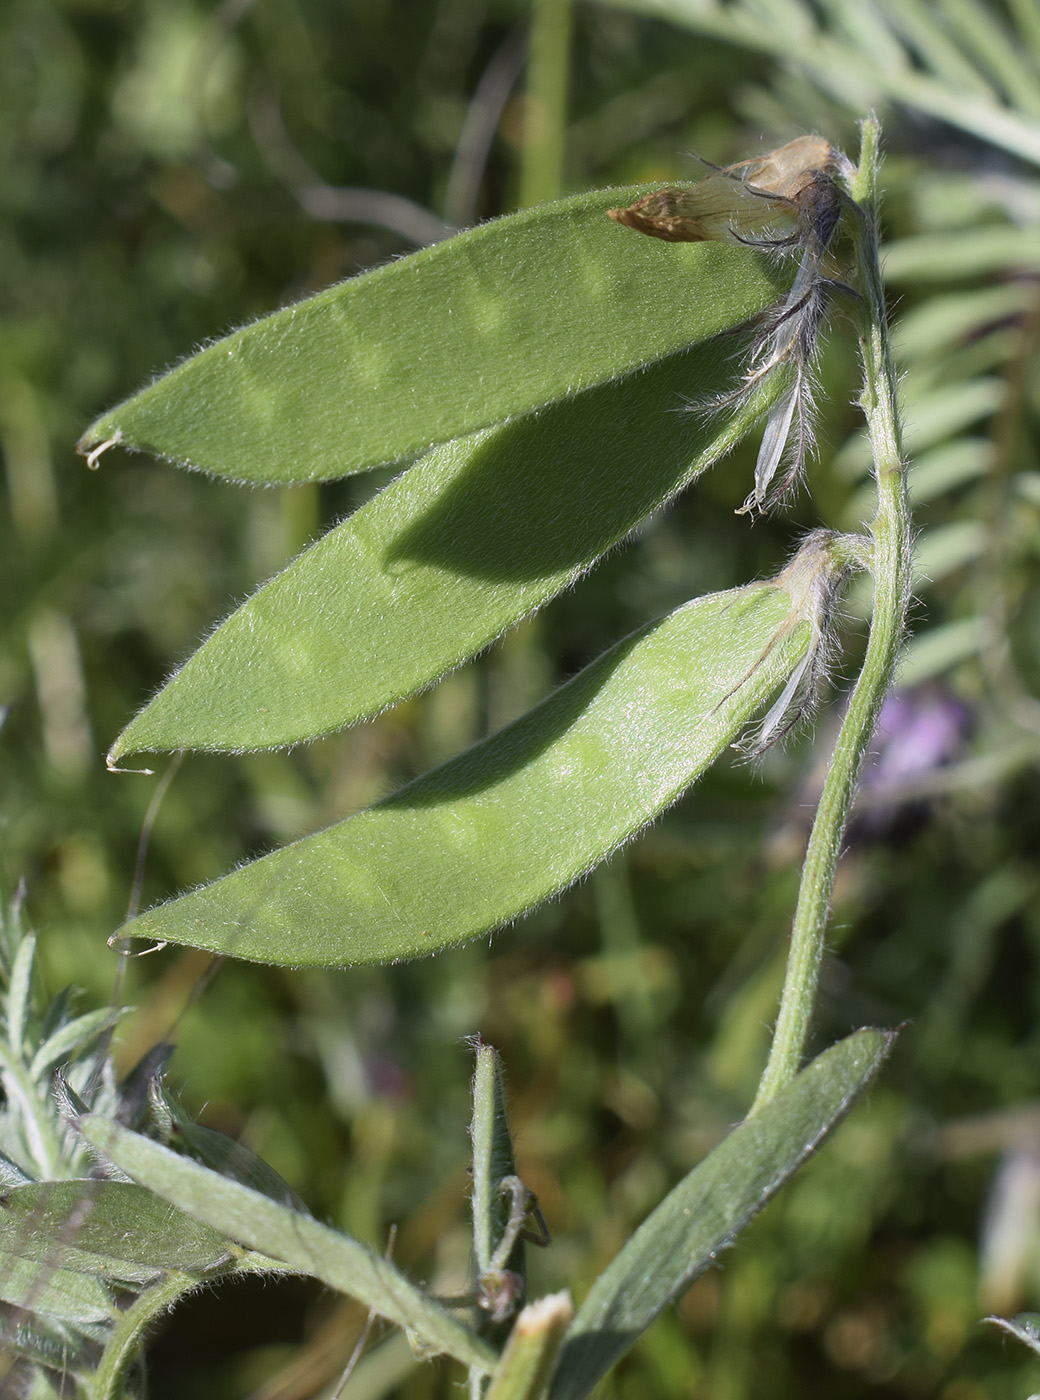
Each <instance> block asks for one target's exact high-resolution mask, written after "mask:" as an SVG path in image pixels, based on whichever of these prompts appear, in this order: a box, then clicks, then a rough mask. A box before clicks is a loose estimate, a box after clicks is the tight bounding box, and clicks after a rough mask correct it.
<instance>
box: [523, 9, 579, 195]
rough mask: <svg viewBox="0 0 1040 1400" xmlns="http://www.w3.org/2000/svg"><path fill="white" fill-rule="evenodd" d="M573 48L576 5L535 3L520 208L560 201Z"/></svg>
mask: <svg viewBox="0 0 1040 1400" xmlns="http://www.w3.org/2000/svg"><path fill="white" fill-rule="evenodd" d="M570 48H571V0H531V38H530V47H529V50H528V60H527V92H526V110H525V117H524V145H523V155H522V160H521V167H520V207H521V209H526V208H528V207H529V206H530V205H532V204H542V203H543V202H544V201H545V200H547V199H558V198H559V196H560V191H561V189H562V188H563V151H564V135H565V132H566V126H567V86H568V75H569V67H570Z"/></svg>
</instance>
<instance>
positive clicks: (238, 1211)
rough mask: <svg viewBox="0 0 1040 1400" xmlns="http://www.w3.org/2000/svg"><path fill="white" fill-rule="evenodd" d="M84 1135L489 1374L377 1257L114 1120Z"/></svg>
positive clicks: (478, 1348)
mask: <svg viewBox="0 0 1040 1400" xmlns="http://www.w3.org/2000/svg"><path fill="white" fill-rule="evenodd" d="M75 1125H76V1127H77V1129H78V1130H79V1131H80V1132H81V1133H82V1134H83V1136H84V1137H85V1138H87V1140H88V1141H89V1142H92V1143H93V1144H94V1146H95V1147H98V1148H100V1150H101V1151H102V1152H104V1153H105V1155H106V1156H107V1157H109V1158H110V1159H111V1160H112V1161H113V1162H114V1163H115V1164H116V1166H117V1167H119V1168H120V1169H121V1170H122V1171H125V1172H126V1173H127V1174H128V1175H129V1176H132V1177H133V1178H134V1179H135V1181H138V1182H140V1183H141V1185H143V1186H147V1187H148V1188H149V1190H151V1191H154V1192H156V1193H157V1194H158V1195H160V1196H162V1197H164V1198H165V1199H166V1200H168V1201H170V1202H171V1203H172V1204H173V1205H175V1206H177V1207H178V1209H179V1210H182V1211H186V1212H187V1213H188V1214H189V1215H191V1216H193V1217H194V1218H195V1219H196V1220H199V1221H201V1222H203V1224H206V1225H210V1226H212V1227H213V1228H214V1229H216V1230H220V1231H221V1232H224V1233H226V1234H227V1235H230V1236H231V1237H232V1238H233V1239H236V1240H238V1241H239V1242H240V1243H241V1244H244V1245H246V1246H248V1247H249V1248H250V1249H254V1250H259V1251H261V1252H262V1253H263V1254H265V1255H268V1256H270V1257H273V1258H275V1259H280V1260H282V1261H283V1262H284V1263H286V1264H288V1265H290V1267H292V1268H294V1269H298V1270H300V1272H302V1273H305V1274H309V1275H310V1276H311V1277H313V1278H317V1279H321V1280H322V1282H324V1283H327V1284H328V1285H329V1287H330V1288H335V1289H337V1290H338V1291H339V1292H341V1293H347V1294H349V1295H350V1296H351V1297H354V1298H357V1299H358V1300H359V1301H360V1302H361V1303H363V1304H365V1305H366V1306H367V1307H370V1308H372V1309H373V1311H374V1312H376V1313H378V1314H379V1315H380V1316H382V1317H385V1318H388V1319H389V1320H390V1321H391V1322H395V1323H396V1324H397V1325H398V1326H399V1327H404V1328H406V1329H408V1330H410V1331H414V1332H416V1333H417V1334H418V1335H419V1336H420V1337H421V1338H422V1339H423V1341H425V1342H427V1343H428V1344H431V1345H433V1346H436V1347H437V1348H438V1349H439V1350H441V1351H445V1352H447V1353H449V1354H450V1355H452V1356H455V1357H457V1358H458V1359H459V1360H460V1361H462V1362H464V1363H465V1364H466V1365H469V1366H475V1367H477V1368H478V1369H479V1370H482V1371H484V1372H489V1371H491V1370H492V1369H493V1367H494V1365H495V1353H494V1352H493V1351H492V1349H491V1348H490V1347H489V1346H487V1344H486V1343H484V1342H482V1341H481V1340H480V1339H479V1338H478V1337H477V1336H476V1335H475V1334H474V1333H473V1332H471V1331H470V1330H469V1328H468V1327H464V1326H463V1325H462V1324H461V1323H460V1322H456V1321H455V1319H454V1318H452V1317H451V1316H450V1315H449V1314H448V1313H446V1312H445V1311H444V1309H443V1308H441V1307H440V1306H439V1305H438V1304H437V1303H435V1302H433V1300H432V1299H430V1298H427V1297H426V1295H425V1294H424V1293H423V1292H422V1291H421V1290H420V1289H418V1288H416V1287H415V1285H414V1284H412V1283H411V1282H409V1280H408V1279H407V1278H405V1276H404V1275H403V1274H402V1273H400V1272H399V1271H398V1270H397V1269H395V1268H394V1266H393V1265H392V1264H390V1263H388V1262H387V1261H386V1260H385V1259H381V1258H380V1257H379V1255H378V1254H375V1253H374V1252H373V1251H372V1250H370V1249H367V1248H366V1247H365V1246H364V1245H362V1244H360V1243H359V1242H358V1241H357V1240H354V1239H352V1238H351V1237H350V1236H349V1235H344V1234H340V1233H339V1232H338V1231H336V1230H333V1229H331V1228H330V1227H329V1226H327V1225H321V1224H319V1223H318V1221H316V1220H313V1219H311V1217H310V1216H307V1215H300V1214H299V1213H298V1212H296V1211H294V1210H291V1209H289V1207H288V1206H284V1205H280V1204H279V1203H278V1202H276V1201H272V1200H271V1199H270V1197H268V1196H264V1195H261V1194H260V1193H259V1192H258V1191H253V1190H252V1189H251V1188H249V1187H248V1186H243V1185H241V1184H240V1183H239V1182H236V1181H229V1180H228V1178H227V1177H223V1176H219V1175H218V1174H217V1173H216V1172H212V1171H210V1170H209V1169H208V1168H206V1167H203V1166H200V1165H199V1164H198V1163H197V1162H192V1161H190V1160H189V1159H188V1158H186V1157H181V1156H178V1155H177V1153H175V1152H171V1151H170V1150H169V1148H166V1147H162V1146H160V1145H159V1144H158V1143H156V1142H152V1141H150V1140H149V1139H148V1138H144V1137H141V1136H140V1135H139V1134H138V1133H132V1132H130V1130H129V1129H128V1128H123V1127H121V1126H120V1125H119V1124H117V1123H114V1122H112V1120H111V1119H107V1118H102V1117H100V1116H99V1115H97V1114H85V1115H83V1116H82V1117H80V1118H77V1119H76V1120H75Z"/></svg>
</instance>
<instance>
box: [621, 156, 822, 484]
mask: <svg viewBox="0 0 1040 1400" xmlns="http://www.w3.org/2000/svg"><path fill="white" fill-rule="evenodd" d="M847 166H848V160H847V157H845V156H843V155H842V154H841V152H840V151H837V150H835V149H834V147H833V146H831V145H830V143H829V142H828V141H826V140H825V139H824V138H823V137H822V136H799V137H798V138H797V139H796V140H794V141H788V143H787V144H786V145H784V146H779V147H777V149H776V150H775V151H770V152H768V154H766V155H764V156H759V157H757V158H756V159H753V160H745V161H739V162H738V163H737V164H736V165H728V166H725V167H722V168H720V169H716V170H714V171H713V173H712V174H711V175H708V176H707V177H706V178H705V179H703V180H701V181H700V182H699V183H698V184H696V185H693V186H690V187H689V188H681V187H678V186H668V187H667V188H665V189H663V190H657V191H655V192H654V193H653V194H649V195H645V196H644V197H643V198H642V199H639V200H637V201H636V202H635V203H634V204H633V205H631V206H630V207H629V208H627V209H611V210H609V211H608V212H609V213H610V217H611V218H612V219H614V220H616V221H617V222H618V223H619V224H623V225H624V226H625V227H626V228H631V229H635V230H636V231H637V232H638V233H645V234H649V235H650V237H652V238H662V239H664V240H665V241H666V242H670V243H699V242H703V241H706V240H712V239H714V240H725V241H728V242H736V243H746V244H749V245H751V246H757V247H761V248H770V249H777V250H779V251H781V252H782V251H783V250H785V249H790V250H791V251H792V252H794V253H797V254H800V262H799V266H798V272H797V273H796V275H795V279H794V282H793V283H792V285H791V290H790V291H789V292H788V294H787V296H786V297H785V299H784V300H783V301H782V302H780V303H778V304H777V305H776V306H774V307H772V308H771V309H770V310H769V311H767V312H765V314H764V315H763V316H762V317H761V319H760V321H759V323H758V334H757V335H756V337H755V341H754V344H753V346H752V350H751V354H750V357H749V359H748V364H747V369H746V371H745V373H744V377H743V380H742V382H741V383H740V385H739V386H738V387H737V388H736V389H735V390H734V391H733V392H732V393H730V394H725V395H723V396H722V397H721V398H719V399H716V400H714V401H713V402H712V403H710V404H705V405H703V407H709V408H725V407H730V406H736V405H738V404H740V403H743V402H746V401H747V400H749V399H750V398H751V397H752V395H754V394H755V393H756V392H757V391H758V390H759V389H761V388H762V387H763V386H764V385H765V383H766V381H767V380H770V379H772V378H773V377H774V375H780V376H782V379H781V381H780V383H781V385H782V387H781V388H780V391H779V393H773V394H771V395H770V396H769V399H770V405H771V406H770V407H769V409H768V417H767V419H766V425H765V431H764V432H763V435H762V445H761V448H760V450H759V454H758V462H757V463H756V466H755V489H754V491H753V492H752V493H751V495H750V496H749V497H748V499H747V501H746V502H745V503H744V507H743V509H744V510H746V511H747V510H753V509H755V508H756V507H757V508H761V507H763V506H764V505H768V504H770V503H771V502H773V501H776V500H778V499H779V498H780V497H781V496H783V495H784V493H785V492H786V491H787V490H788V489H789V488H790V486H791V485H792V483H793V482H794V481H795V480H796V479H797V478H798V476H799V475H800V474H801V471H802V468H803V466H804V464H805V459H806V457H807V456H808V453H809V451H810V448H811V446H812V442H813V431H812V428H813V413H814V407H813V397H812V390H813V378H812V366H813V361H814V359H815V357H816V352H817V345H818V340H819V331H820V326H821V324H822V322H823V319H824V315H825V311H826V300H827V293H828V290H829V289H830V287H831V286H832V285H833V284H832V282H831V279H829V278H828V277H826V276H825V275H824V273H823V270H822V262H823V258H824V255H825V253H826V251H827V248H828V245H829V244H830V241H831V239H832V237H833V235H834V232H835V230H836V229H837V227H838V223H839V221H840V219H841V213H842V209H843V207H844V204H845V202H846V200H845V196H844V195H843V194H842V193H841V191H840V189H839V188H838V185H837V184H836V182H835V180H834V178H833V177H834V175H835V174H836V173H837V172H838V171H839V170H841V169H843V168H845V167H847ZM785 381H786V382H785ZM782 465H783V470H782V471H781V466H782ZM778 472H779V473H780V475H779V479H778V480H777V482H776V484H775V485H774V478H776V477H777V474H778Z"/></svg>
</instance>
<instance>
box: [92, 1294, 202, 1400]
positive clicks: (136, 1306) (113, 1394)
mask: <svg viewBox="0 0 1040 1400" xmlns="http://www.w3.org/2000/svg"><path fill="white" fill-rule="evenodd" d="M198 1285H199V1280H198V1278H196V1277H194V1276H193V1275H191V1274H186V1273H182V1272H180V1270H173V1271H172V1272H171V1273H168V1274H167V1275H166V1276H165V1278H163V1279H162V1280H160V1282H159V1283H156V1284H153V1285H152V1287H151V1288H147V1289H145V1291H144V1292H143V1293H141V1294H139V1295H138V1297H137V1298H135V1299H134V1301H133V1303H131V1305H130V1306H129V1307H128V1308H127V1309H126V1311H125V1312H123V1313H120V1315H119V1320H118V1321H117V1322H116V1325H115V1328H114V1329H113V1331H112V1335H111V1336H110V1337H109V1339H108V1342H107V1343H106V1345H105V1350H104V1352H103V1353H102V1355H101V1360H100V1361H99V1362H98V1364H97V1369H96V1370H95V1372H94V1374H93V1376H92V1377H91V1382H90V1400H124V1396H125V1393H126V1378H127V1375H128V1373H129V1371H130V1367H131V1366H132V1365H133V1364H134V1361H135V1359H136V1357H137V1355H138V1353H139V1352H140V1350H141V1347H142V1345H143V1343H144V1334H145V1331H146V1330H147V1328H148V1327H149V1326H150V1325H151V1324H152V1323H153V1322H154V1321H155V1319H156V1318H157V1317H160V1316H161V1315H162V1314H163V1313H164V1312H167V1311H169V1309H170V1308H172V1307H173V1305H174V1303H176V1302H177V1300H178V1299H179V1298H182V1297H183V1296H184V1294H185V1293H187V1292H189V1291H190V1290H191V1289H192V1288H197V1287H198Z"/></svg>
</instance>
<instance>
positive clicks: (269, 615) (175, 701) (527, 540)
mask: <svg viewBox="0 0 1040 1400" xmlns="http://www.w3.org/2000/svg"><path fill="white" fill-rule="evenodd" d="M644 241H647V242H648V241H650V240H644ZM731 377H732V365H731V363H730V362H729V360H728V358H727V357H726V356H723V355H720V354H719V353H718V348H717V347H715V346H711V347H701V348H699V349H696V350H694V351H693V352H691V353H690V354H688V355H678V356H672V357H671V358H669V359H667V360H664V361H661V362H660V363H658V364H655V365H653V366H651V367H650V368H649V369H648V370H647V371H646V373H644V374H641V375H638V376H633V377H630V378H629V379H627V380H625V381H624V382H622V383H620V384H610V385H606V386H603V387H600V388H597V389H593V390H590V391H589V392H587V393H585V394H579V395H577V396H575V397H573V398H571V399H568V400H566V401H564V402H563V403H560V404H556V405H554V406H552V407H550V408H548V409H546V410H545V411H544V412H543V413H540V414H538V415H537V416H528V417H526V418H523V419H521V420H519V421H517V422H512V423H506V424H502V425H500V426H499V427H496V428H492V429H490V430H488V431H487V432H484V433H480V434H477V435H476V436H474V437H469V438H465V439H462V440H460V441H457V442H452V443H448V444H447V445H446V446H444V447H441V448H438V449H437V450H436V451H434V452H433V453H431V454H430V455H429V456H428V457H426V458H425V459H424V460H423V461H421V462H419V463H418V464H417V465H415V466H414V467H412V468H411V470H410V471H408V472H406V473H405V474H404V475H403V476H401V477H399V478H398V479H397V480H396V481H394V482H393V483H392V484H391V485H390V486H389V487H387V488H386V490H384V491H382V492H381V493H380V494H379V495H378V496H376V497H375V498H374V499H373V500H372V501H370V502H369V503H368V504H367V505H365V506H363V507H362V508H361V509H360V510H359V511H357V512H356V513H355V514H354V515H352V516H351V517H350V518H349V519H347V520H345V521H344V522H343V523H342V524H341V525H339V526H337V527H336V528H335V529H334V530H332V531H330V532H329V534H327V535H326V536H325V537H324V538H323V539H321V540H319V541H318V542H317V543H316V544H314V545H312V546H311V548H310V549H308V550H306V551H305V552H304V553H303V554H302V555H300V557H299V558H298V559H296V560H295V561H294V562H293V563H292V564H290V565H289V567H288V568H287V569H285V571H284V572H283V573H281V574H280V575H279V576H278V577H277V578H275V579H274V580H272V582H271V583H269V584H267V585H266V587H264V588H261V589H260V590H259V591H258V592H257V593H255V594H254V595H253V597H252V598H250V599H249V600H248V601H247V602H246V603H244V604H243V605H242V607H240V608H239V609H238V611H237V612H235V613H233V614H232V616H231V617H230V618H228V620H227V621H226V622H225V623H224V624H223V626H221V627H219V628H218V629H217V630H216V632H215V633H214V634H213V635H212V636H211V637H210V638H209V639H208V640H207V641H206V642H205V643H204V644H203V646H202V647H200V648H199V650H198V651H197V652H196V653H195V655H194V656H192V657H191V658H190V659H189V660H188V662H187V663H186V664H185V666H184V667H183V668H182V669H181V670H180V671H179V672H177V674H176V675H174V676H173V678H172V679H171V680H170V681H169V682H168V683H167V685H166V686H165V687H164V688H163V689H162V690H161V691H160V692H159V694H158V695H156V697H155V698H154V699H153V700H152V701H151V703H150V704H149V705H148V706H147V707H146V708H145V709H144V710H143V711H142V712H141V713H140V714H139V715H138V716H137V717H136V718H135V719H134V720H132V721H131V723H130V724H129V725H128V726H127V727H126V729H124V731H123V733H122V734H121V735H120V736H119V738H118V739H117V741H116V743H115V745H114V746H113V749H112V753H111V758H112V760H115V759H118V758H119V757H120V756H122V755H123V754H126V753H131V752H135V751H140V750H143V749H170V750H173V749H181V748H201V749H232V750H241V749H255V748H267V747H272V746H275V745H279V744H289V743H296V742H298V741H300V740H304V739H312V738H314V737H315V736H316V735H319V734H324V733H328V732H329V731H330V730H333V729H337V728H339V727H341V726H342V725H346V724H352V723H354V722H356V721H357V720H358V719H361V718H365V717H367V716H369V715H372V714H375V713H378V712H379V711H380V710H382V709H384V708H385V707H386V706H388V705H392V704H395V703H396V702H397V701H399V700H401V699H403V698H404V697H405V696H407V695H411V694H413V693H414V692H415V691H417V690H419V689H420V688H421V687H422V686H424V685H426V684H428V683H429V682H430V681H432V680H434V679H436V678H437V677H438V676H441V675H443V674H444V672H445V671H448V670H450V669H451V668H452V667H454V666H457V665H459V664H460V663H461V662H462V661H465V660H467V659H468V658H469V657H471V656H473V655H474V654H475V653H476V652H478V651H479V650H480V649H481V648H482V647H484V646H486V645H487V644H488V643H489V642H491V641H492V640H493V639H494V638H495V637H497V636H498V635H500V633H502V632H503V631H505V630H506V628H508V627H510V626H512V625H513V624H514V623H516V622H517V621H518V620H519V619H520V618H521V617H523V616H524V615H525V614H527V613H530V612H533V611H534V610H535V609H536V608H538V607H540V606H541V605H542V604H543V603H544V602H546V601H547V600H548V599H549V598H551V597H553V596H554V595H555V594H556V593H558V592H559V591H560V590H561V589H563V588H565V587H567V585H569V584H570V583H571V582H572V581H573V580H574V579H575V578H576V577H577V576H578V575H579V574H580V573H582V572H584V570H586V569H587V568H588V567H589V566H590V565H591V564H592V563H593V562H594V560H595V559H597V558H598V557H599V556H600V555H601V554H603V553H604V552H605V551H606V550H608V549H610V548H612V547H613V546H614V545H615V544H617V542H618V541H619V540H621V539H623V538H624V536H625V535H627V534H628V533H629V532H630V531H631V530H632V529H633V528H634V527H635V526H636V525H637V524H638V523H639V522H640V521H641V520H643V519H645V517H646V516H648V515H650V514H651V513H652V512H653V511H655V510H656V509H658V508H659V507H660V506H661V505H662V504H663V503H664V502H665V501H667V500H668V499H669V498H670V497H672V496H674V495H675V494H676V492H677V491H679V490H680V489H681V488H682V487H683V486H685V485H687V484H688V483H689V482H690V481H691V480H693V479H694V478H695V477H696V476H697V475H698V474H699V473H700V472H701V471H703V470H704V469H705V467H707V466H708V465H709V464H710V463H711V462H712V461H714V460H716V459H717V458H718V457H719V456H721V455H722V453H723V452H724V451H725V450H726V449H727V448H728V446H730V445H731V443H732V442H733V441H734V440H736V439H738V438H739V437H740V436H741V435H742V433H743V432H744V431H746V429H747V427H748V426H749V422H748V419H749V418H750V417H751V416H752V414H753V412H754V410H751V411H750V412H749V413H747V414H745V415H742V416H741V417H739V418H738V419H734V420H731V421H730V422H729V423H723V424H720V422H719V421H718V420H717V419H715V418H714V417H713V416H711V415H706V414H703V413H689V412H682V411H681V410H682V409H683V407H684V406H685V403H686V401H687V399H688V397H689V395H690V394H691V393H696V394H698V395H702V396H707V397H709V398H710V397H711V395H713V394H714V393H716V392H717V391H720V390H723V389H725V388H726V387H728V386H729V383H730V380H731ZM756 407H757V408H758V410H759V411H762V410H764V409H765V408H767V407H768V403H767V402H765V401H764V400H763V401H762V402H761V403H760V404H758V405H756Z"/></svg>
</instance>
